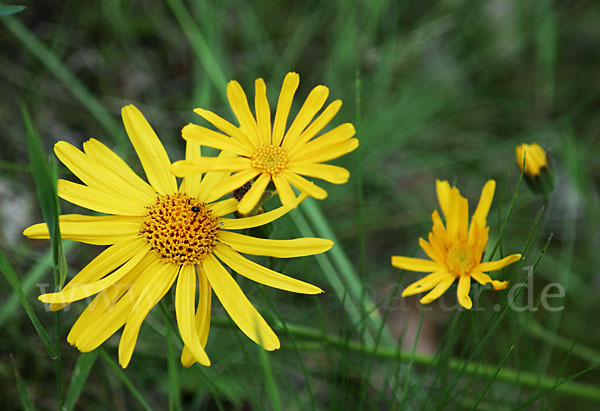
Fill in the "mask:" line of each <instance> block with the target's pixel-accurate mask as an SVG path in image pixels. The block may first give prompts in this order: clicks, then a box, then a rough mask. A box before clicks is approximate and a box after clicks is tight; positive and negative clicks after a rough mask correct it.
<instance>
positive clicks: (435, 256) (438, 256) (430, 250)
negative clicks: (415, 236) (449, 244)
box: [419, 238, 445, 264]
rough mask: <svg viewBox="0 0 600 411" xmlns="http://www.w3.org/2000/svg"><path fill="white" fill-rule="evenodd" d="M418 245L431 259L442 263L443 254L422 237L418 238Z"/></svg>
mask: <svg viewBox="0 0 600 411" xmlns="http://www.w3.org/2000/svg"><path fill="white" fill-rule="evenodd" d="M419 245H420V246H421V248H422V249H423V251H425V254H427V256H428V257H429V258H431V259H432V260H433V261H435V262H436V263H439V264H444V262H445V261H444V260H445V254H442V253H439V252H438V251H436V249H435V248H434V247H433V246H432V245H431V244H429V243H428V242H427V241H425V240H424V239H422V238H419Z"/></svg>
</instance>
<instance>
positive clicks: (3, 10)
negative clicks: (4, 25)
mask: <svg viewBox="0 0 600 411" xmlns="http://www.w3.org/2000/svg"><path fill="white" fill-rule="evenodd" d="M23 10H25V6H4V5H0V16H10V15H11V14H15V13H19V12H21V11H23Z"/></svg>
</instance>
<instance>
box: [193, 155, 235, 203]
mask: <svg viewBox="0 0 600 411" xmlns="http://www.w3.org/2000/svg"><path fill="white" fill-rule="evenodd" d="M235 156H236V155H235V154H233V153H229V152H227V151H221V152H220V153H219V156H218V157H217V158H234V157H235ZM230 175H231V173H230V172H229V171H209V172H207V173H206V174H205V175H204V177H203V178H202V182H201V183H200V187H199V188H198V195H197V198H199V199H200V200H201V201H204V202H209V200H208V198H211V197H214V196H213V192H214V188H215V187H218V186H220V184H221V182H223V180H225V179H226V178H228V177H229V176H230ZM217 198H218V197H217ZM217 198H213V199H212V200H210V201H214V200H216V199H217Z"/></svg>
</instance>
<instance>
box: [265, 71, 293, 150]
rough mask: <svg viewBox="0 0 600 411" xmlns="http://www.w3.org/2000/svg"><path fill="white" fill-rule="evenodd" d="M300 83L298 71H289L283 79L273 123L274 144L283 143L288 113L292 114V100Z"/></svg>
mask: <svg viewBox="0 0 600 411" xmlns="http://www.w3.org/2000/svg"><path fill="white" fill-rule="evenodd" d="M299 84H300V76H299V75H298V73H294V72H291V73H287V74H286V75H285V78H284V79H283V85H282V86H281V92H280V93H279V99H278V100H277V110H276V111H275V121H274V123H273V140H272V144H274V145H276V146H279V145H281V140H283V134H284V133H285V126H286V124H287V120H288V115H289V114H290V108H291V107H292V100H293V99H294V94H296V90H298V85H299Z"/></svg>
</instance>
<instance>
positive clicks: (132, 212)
mask: <svg viewBox="0 0 600 411" xmlns="http://www.w3.org/2000/svg"><path fill="white" fill-rule="evenodd" d="M58 196H59V197H60V198H62V199H63V200H66V201H68V202H70V203H73V204H76V205H78V206H81V207H84V208H87V209H88V210H93V211H98V212H100V213H106V214H118V215H129V216H144V215H146V214H147V212H148V210H146V208H145V207H144V205H143V204H140V203H137V202H133V201H131V200H128V199H126V198H123V197H117V196H112V195H109V194H107V193H105V192H103V191H99V190H96V189H94V188H90V187H88V186H84V185H82V184H77V183H73V182H71V181H67V180H62V179H59V180H58Z"/></svg>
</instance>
